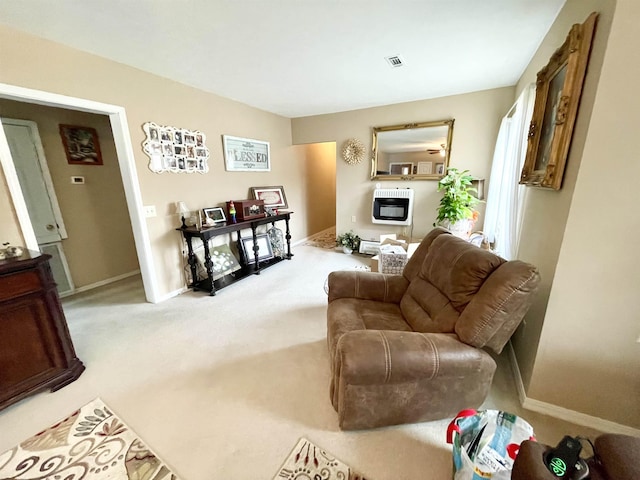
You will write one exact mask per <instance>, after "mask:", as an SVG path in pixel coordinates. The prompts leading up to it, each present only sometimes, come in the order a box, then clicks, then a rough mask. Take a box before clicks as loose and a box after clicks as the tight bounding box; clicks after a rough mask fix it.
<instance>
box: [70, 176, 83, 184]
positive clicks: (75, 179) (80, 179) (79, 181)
mask: <svg viewBox="0 0 640 480" xmlns="http://www.w3.org/2000/svg"><path fill="white" fill-rule="evenodd" d="M71 183H75V184H77V185H84V177H71Z"/></svg>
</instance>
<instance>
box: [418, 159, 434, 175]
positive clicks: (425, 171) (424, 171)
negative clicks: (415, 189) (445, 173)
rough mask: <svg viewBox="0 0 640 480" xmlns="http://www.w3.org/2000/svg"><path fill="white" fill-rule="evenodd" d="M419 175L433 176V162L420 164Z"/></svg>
mask: <svg viewBox="0 0 640 480" xmlns="http://www.w3.org/2000/svg"><path fill="white" fill-rule="evenodd" d="M416 173H417V174H418V175H431V174H432V173H433V162H418V171H417V172H416Z"/></svg>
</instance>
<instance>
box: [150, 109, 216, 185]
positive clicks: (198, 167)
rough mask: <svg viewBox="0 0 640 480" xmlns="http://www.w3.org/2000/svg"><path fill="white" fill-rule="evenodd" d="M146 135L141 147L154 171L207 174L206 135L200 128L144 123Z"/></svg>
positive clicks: (207, 150) (207, 151) (207, 152)
mask: <svg viewBox="0 0 640 480" xmlns="http://www.w3.org/2000/svg"><path fill="white" fill-rule="evenodd" d="M142 129H143V130H144V132H145V134H146V135H147V138H146V139H145V141H144V142H142V150H143V151H144V153H146V154H147V155H148V156H149V159H150V160H149V165H148V166H149V170H151V171H152V172H154V173H163V172H173V173H194V172H197V173H206V172H208V171H209V165H208V160H209V149H208V148H207V146H206V143H205V142H206V139H207V136H206V135H205V134H204V133H202V132H200V131H199V130H187V129H186V128H177V127H171V126H163V125H157V124H155V123H153V122H147V123H145V124H144V125H143V126H142Z"/></svg>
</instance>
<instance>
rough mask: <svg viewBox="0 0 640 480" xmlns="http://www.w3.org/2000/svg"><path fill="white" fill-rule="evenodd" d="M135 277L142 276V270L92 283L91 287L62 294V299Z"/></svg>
mask: <svg viewBox="0 0 640 480" xmlns="http://www.w3.org/2000/svg"><path fill="white" fill-rule="evenodd" d="M134 275H140V270H134V271H132V272H127V273H123V274H122V275H118V276H115V277H111V278H107V279H105V280H100V281H99V282H96V283H91V284H89V285H85V286H83V287H78V288H76V289H75V290H71V291H69V292H66V293H64V294H60V298H65V297H70V296H72V295H75V294H76V293H82V292H86V291H88V290H93V289H94V288H98V287H103V286H105V285H109V284H110V283H114V282H117V281H119V280H124V279H125V278H129V277H133V276H134Z"/></svg>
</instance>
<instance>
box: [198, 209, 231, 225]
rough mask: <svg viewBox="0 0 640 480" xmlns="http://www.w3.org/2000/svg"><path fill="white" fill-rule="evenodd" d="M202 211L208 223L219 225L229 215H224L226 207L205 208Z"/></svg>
mask: <svg viewBox="0 0 640 480" xmlns="http://www.w3.org/2000/svg"><path fill="white" fill-rule="evenodd" d="M202 213H203V215H204V218H205V220H206V221H207V224H208V223H213V224H214V225H218V224H221V223H224V222H226V221H227V217H225V215H224V209H222V208H220V207H211V208H203V209H202Z"/></svg>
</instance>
